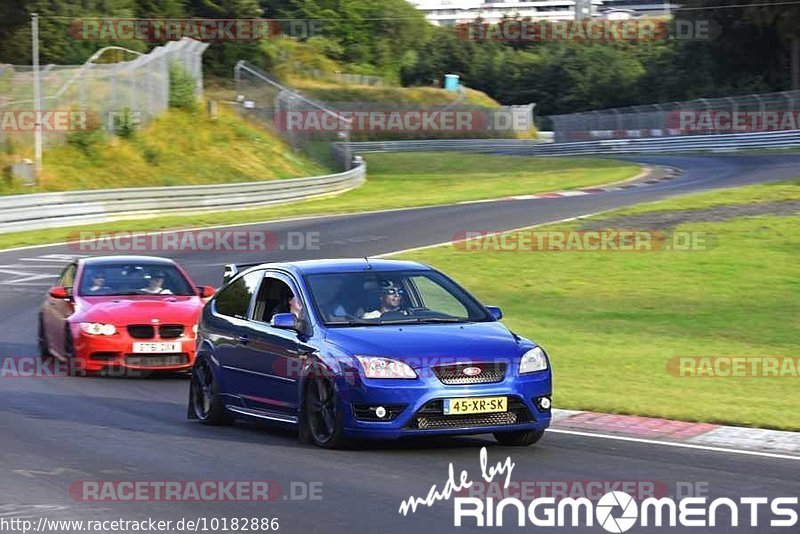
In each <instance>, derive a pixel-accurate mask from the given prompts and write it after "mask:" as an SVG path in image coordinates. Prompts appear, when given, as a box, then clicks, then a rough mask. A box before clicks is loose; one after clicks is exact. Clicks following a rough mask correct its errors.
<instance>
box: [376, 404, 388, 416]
mask: <svg viewBox="0 0 800 534" xmlns="http://www.w3.org/2000/svg"><path fill="white" fill-rule="evenodd" d="M375 415H376V416H377V417H379V418H380V419H383V418H384V417H386V408H384V407H383V406H378V407H377V408H375Z"/></svg>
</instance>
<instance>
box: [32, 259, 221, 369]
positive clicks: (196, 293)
mask: <svg viewBox="0 0 800 534" xmlns="http://www.w3.org/2000/svg"><path fill="white" fill-rule="evenodd" d="M213 294H214V288H213V287H209V286H204V287H196V286H195V285H194V283H193V282H192V280H191V278H189V275H188V274H187V273H186V272H185V271H184V270H183V269H182V268H181V267H180V266H178V264H176V263H175V262H174V261H172V260H169V259H165V258H156V257H149V256H105V257H94V258H84V259H80V260H78V261H76V262H74V263H71V264H70V265H68V266H67V267H66V268H65V269H64V271H63V272H62V273H61V276H60V278H59V281H58V285H57V286H55V287H53V288H51V289H50V291H49V294H48V296H47V299H46V300H45V302H44V304H43V305H42V308H41V312H40V314H39V350H40V351H41V356H42V357H43V358H49V357H51V356H53V357H56V358H58V359H59V360H62V361H64V362H65V363H67V364H68V366H67V367H68V369H69V371H70V373H71V374H81V373H83V372H98V371H103V370H109V369H115V370H119V369H122V370H125V371H128V370H136V371H180V370H185V369H189V368H191V367H192V364H193V363H194V349H195V336H196V334H197V319H198V316H199V314H200V310H201V309H202V307H203V305H204V304H205V302H206V300H207V299H208V298H210V297H211V296H213Z"/></svg>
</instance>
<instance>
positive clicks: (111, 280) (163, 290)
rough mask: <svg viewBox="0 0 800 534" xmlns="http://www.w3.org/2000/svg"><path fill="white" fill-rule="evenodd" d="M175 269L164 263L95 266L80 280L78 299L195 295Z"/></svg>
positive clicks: (85, 271) (86, 271)
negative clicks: (113, 296) (112, 296)
mask: <svg viewBox="0 0 800 534" xmlns="http://www.w3.org/2000/svg"><path fill="white" fill-rule="evenodd" d="M195 294H196V291H195V290H194V289H193V287H192V285H191V284H190V283H189V281H188V280H187V279H186V277H185V276H183V274H182V273H181V272H180V271H179V270H178V268H177V267H175V266H174V265H169V264H164V263H147V262H140V263H124V264H123V263H108V264H92V265H91V266H88V267H86V268H85V269H84V271H83V275H82V276H81V282H80V290H79V295H81V296H84V297H92V296H108V295H182V296H187V295H195Z"/></svg>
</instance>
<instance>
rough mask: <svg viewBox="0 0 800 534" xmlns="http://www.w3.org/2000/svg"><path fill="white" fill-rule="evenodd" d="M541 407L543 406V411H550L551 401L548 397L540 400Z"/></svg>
mask: <svg viewBox="0 0 800 534" xmlns="http://www.w3.org/2000/svg"><path fill="white" fill-rule="evenodd" d="M539 406H541V408H542V410H549V409H550V399H549V398H547V397H542V398H541V399H539Z"/></svg>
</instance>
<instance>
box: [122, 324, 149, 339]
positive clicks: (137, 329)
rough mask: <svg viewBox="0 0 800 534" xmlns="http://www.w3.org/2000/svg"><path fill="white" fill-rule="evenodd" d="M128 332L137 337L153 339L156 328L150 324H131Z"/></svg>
mask: <svg viewBox="0 0 800 534" xmlns="http://www.w3.org/2000/svg"><path fill="white" fill-rule="evenodd" d="M128 334H130V336H131V337H135V338H136V339H152V338H154V337H155V335H156V329H155V327H153V326H152V325H149V324H129V325H128Z"/></svg>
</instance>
